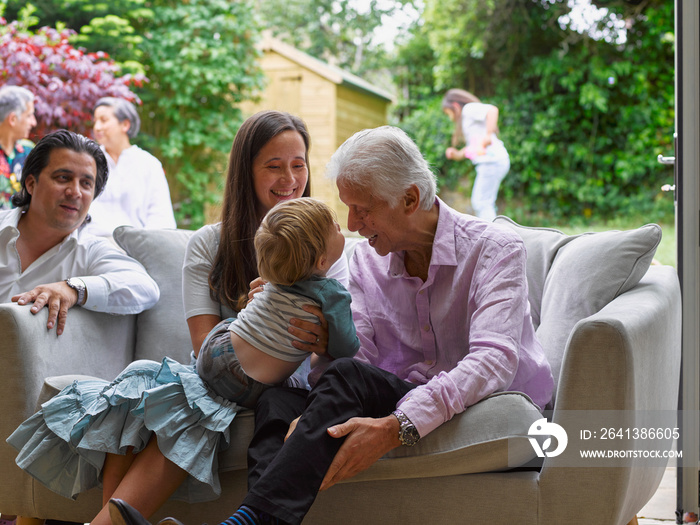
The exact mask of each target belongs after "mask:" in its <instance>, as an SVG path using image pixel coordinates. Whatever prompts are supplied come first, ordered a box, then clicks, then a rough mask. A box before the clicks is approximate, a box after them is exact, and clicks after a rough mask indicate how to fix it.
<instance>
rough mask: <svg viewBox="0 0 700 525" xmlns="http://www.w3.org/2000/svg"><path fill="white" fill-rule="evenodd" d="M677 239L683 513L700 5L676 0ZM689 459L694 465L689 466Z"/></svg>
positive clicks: (698, 173)
mask: <svg viewBox="0 0 700 525" xmlns="http://www.w3.org/2000/svg"><path fill="white" fill-rule="evenodd" d="M675 2H676V4H675V8H676V9H675V12H676V22H675V25H676V27H675V33H676V59H675V62H676V63H675V70H676V75H675V77H676V85H675V90H676V97H675V100H676V102H675V114H676V117H675V120H676V122H675V127H676V137H677V139H676V165H675V173H676V203H677V208H676V241H677V243H676V245H677V250H678V257H677V261H678V262H677V264H678V276H679V279H680V283H681V290H682V295H683V298H682V305H683V332H682V336H683V357H682V369H681V392H680V400H679V405H680V406H679V408H681V412H680V414H681V416H682V418H681V421H680V424H681V429H682V430H681V441H680V442H679V450H682V451H683V458H682V459H679V461H678V470H677V495H678V497H677V503H678V508H677V513H680V515H679V516H678V517H680V516H682V513H683V512H694V513H696V514H698V510H699V509H698V508H699V506H700V505H699V502H698V490H699V489H700V485H699V479H698V469H699V468H700V421H698V411H699V410H700V181H699V179H700V130H699V129H698V126H699V125H700V103H699V100H700V65H699V62H698V57H699V55H700V5H699V3H698V1H697V0H675ZM683 465H690V466H689V467H683Z"/></svg>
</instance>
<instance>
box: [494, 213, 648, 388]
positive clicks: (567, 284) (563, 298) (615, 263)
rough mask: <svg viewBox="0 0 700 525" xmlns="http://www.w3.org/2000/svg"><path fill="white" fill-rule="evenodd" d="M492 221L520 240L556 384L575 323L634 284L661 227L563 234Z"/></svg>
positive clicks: (537, 321)
mask: <svg viewBox="0 0 700 525" xmlns="http://www.w3.org/2000/svg"><path fill="white" fill-rule="evenodd" d="M494 221H495V222H497V223H499V224H502V225H505V226H507V227H509V228H511V229H513V230H514V231H516V232H517V233H518V234H519V235H520V236H521V237H522V239H523V242H524V243H525V248H526V250H527V278H528V286H529V288H530V306H531V309H532V312H533V321H534V322H535V328H536V329H537V337H538V338H539V340H540V342H541V343H542V347H543V348H544V351H545V354H546V356H547V359H548V360H549V364H550V366H551V367H552V375H553V376H554V381H555V384H556V383H557V382H558V379H559V371H560V369H561V363H562V360H563V358H564V351H565V350H566V344H567V341H568V338H569V334H570V333H571V331H572V330H573V328H574V326H575V325H576V323H578V322H579V321H580V320H581V319H585V318H586V317H589V316H591V315H593V314H594V313H596V312H598V311H599V310H601V309H602V308H603V307H604V306H605V305H606V304H608V303H609V302H610V301H612V300H613V299H614V298H615V297H617V296H618V295H620V294H622V293H625V292H626V291H628V290H630V289H631V288H633V287H634V286H635V285H636V284H637V283H638V282H639V280H640V279H641V278H642V277H643V276H644V274H645V273H646V272H647V270H648V269H649V265H650V264H651V261H652V259H653V257H654V253H655V252H656V248H657V247H658V245H659V242H660V241H661V227H660V226H658V225H657V224H647V225H646V226H642V227H641V228H637V229H636V230H628V231H606V232H600V233H582V234H579V235H566V234H564V233H562V232H560V231H558V230H553V229H551V228H529V227H525V226H521V225H519V224H517V223H516V222H514V221H512V220H511V219H509V218H507V217H502V216H501V217H497V218H496V219H494Z"/></svg>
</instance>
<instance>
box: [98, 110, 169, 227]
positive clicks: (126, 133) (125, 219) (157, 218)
mask: <svg viewBox="0 0 700 525" xmlns="http://www.w3.org/2000/svg"><path fill="white" fill-rule="evenodd" d="M94 119H95V124H94V128H93V130H94V134H95V140H97V142H99V143H100V144H101V145H102V149H103V151H104V152H105V153H106V157H107V164H108V165H109V183H108V184H107V186H106V187H105V190H104V193H103V195H102V196H101V197H100V200H99V201H98V202H95V203H94V204H93V206H92V208H90V216H91V217H92V221H91V222H90V224H89V225H88V228H87V229H88V231H89V232H90V233H92V234H93V235H99V236H102V237H111V236H112V232H113V231H114V229H115V228H116V227H117V226H122V225H129V226H135V227H138V228H175V227H176V224H175V217H174V215H173V206H172V202H171V200H170V189H169V188H168V181H167V180H166V178H165V172H164V171H163V166H162V164H161V163H160V161H159V160H158V159H156V158H155V157H154V156H153V155H151V154H150V153H148V152H146V151H144V150H142V149H141V148H139V147H138V146H136V145H132V144H131V142H130V139H133V138H135V137H136V135H138V132H139V128H140V127H141V120H140V119H139V115H138V113H137V112H136V108H135V107H134V105H133V104H132V103H130V102H127V101H126V100H123V99H119V98H112V97H105V98H101V99H100V100H98V101H97V104H96V105H95V113H94Z"/></svg>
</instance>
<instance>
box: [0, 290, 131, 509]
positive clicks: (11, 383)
mask: <svg viewBox="0 0 700 525" xmlns="http://www.w3.org/2000/svg"><path fill="white" fill-rule="evenodd" d="M47 319H48V309H46V308H44V309H42V311H41V312H39V313H37V314H36V315H32V314H31V313H30V312H29V308H28V307H27V306H18V305H16V304H14V303H7V304H0V334H1V335H0V337H1V339H0V362H2V364H3V374H2V381H0V403H2V408H1V409H0V412H1V413H2V414H3V417H2V418H1V419H0V437H1V439H0V472H2V473H3V476H0V512H3V513H6V514H15V513H16V514H24V515H28V516H31V515H32V514H30V513H26V512H27V509H26V507H20V505H23V503H24V502H27V501H31V500H30V499H29V500H28V499H27V497H28V495H29V492H28V491H30V490H31V489H30V477H29V476H28V475H27V474H24V473H23V472H22V471H21V470H20V469H19V468H18V467H17V466H16V465H15V463H14V459H15V456H16V455H17V454H16V451H15V450H14V448H12V447H11V446H10V445H8V444H7V443H6V442H5V439H7V437H8V436H9V435H10V434H11V433H12V432H13V431H14V430H15V428H17V426H18V425H19V424H20V423H21V422H22V421H24V420H25V419H26V418H28V417H29V416H30V415H32V414H33V413H34V412H35V410H36V402H37V399H38V397H39V393H40V391H41V388H42V385H43V382H44V378H46V377H48V376H54V375H62V374H85V375H91V376H97V377H102V378H105V379H111V378H113V377H115V376H116V375H117V374H118V373H119V372H120V371H121V370H122V369H123V368H124V367H125V366H126V365H127V364H128V363H130V362H131V360H132V358H133V352H134V350H133V349H134V339H135V335H136V331H135V320H136V316H135V315H128V316H117V315H110V314H103V313H97V312H91V311H88V310H83V309H82V308H72V309H71V310H70V311H69V312H68V319H67V322H66V327H65V330H64V332H63V334H62V335H61V336H56V330H55V329H54V330H47V329H46V322H47Z"/></svg>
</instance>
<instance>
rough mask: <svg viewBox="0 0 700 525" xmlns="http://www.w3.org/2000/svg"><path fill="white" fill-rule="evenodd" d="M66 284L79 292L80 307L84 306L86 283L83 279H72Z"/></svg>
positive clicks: (67, 280)
mask: <svg viewBox="0 0 700 525" xmlns="http://www.w3.org/2000/svg"><path fill="white" fill-rule="evenodd" d="M66 284H67V285H68V286H70V287H71V288H73V290H75V291H76V292H78V302H77V304H78V305H82V304H83V303H84V302H85V283H84V282H83V280H82V279H78V278H77V277H71V278H70V279H66Z"/></svg>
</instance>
